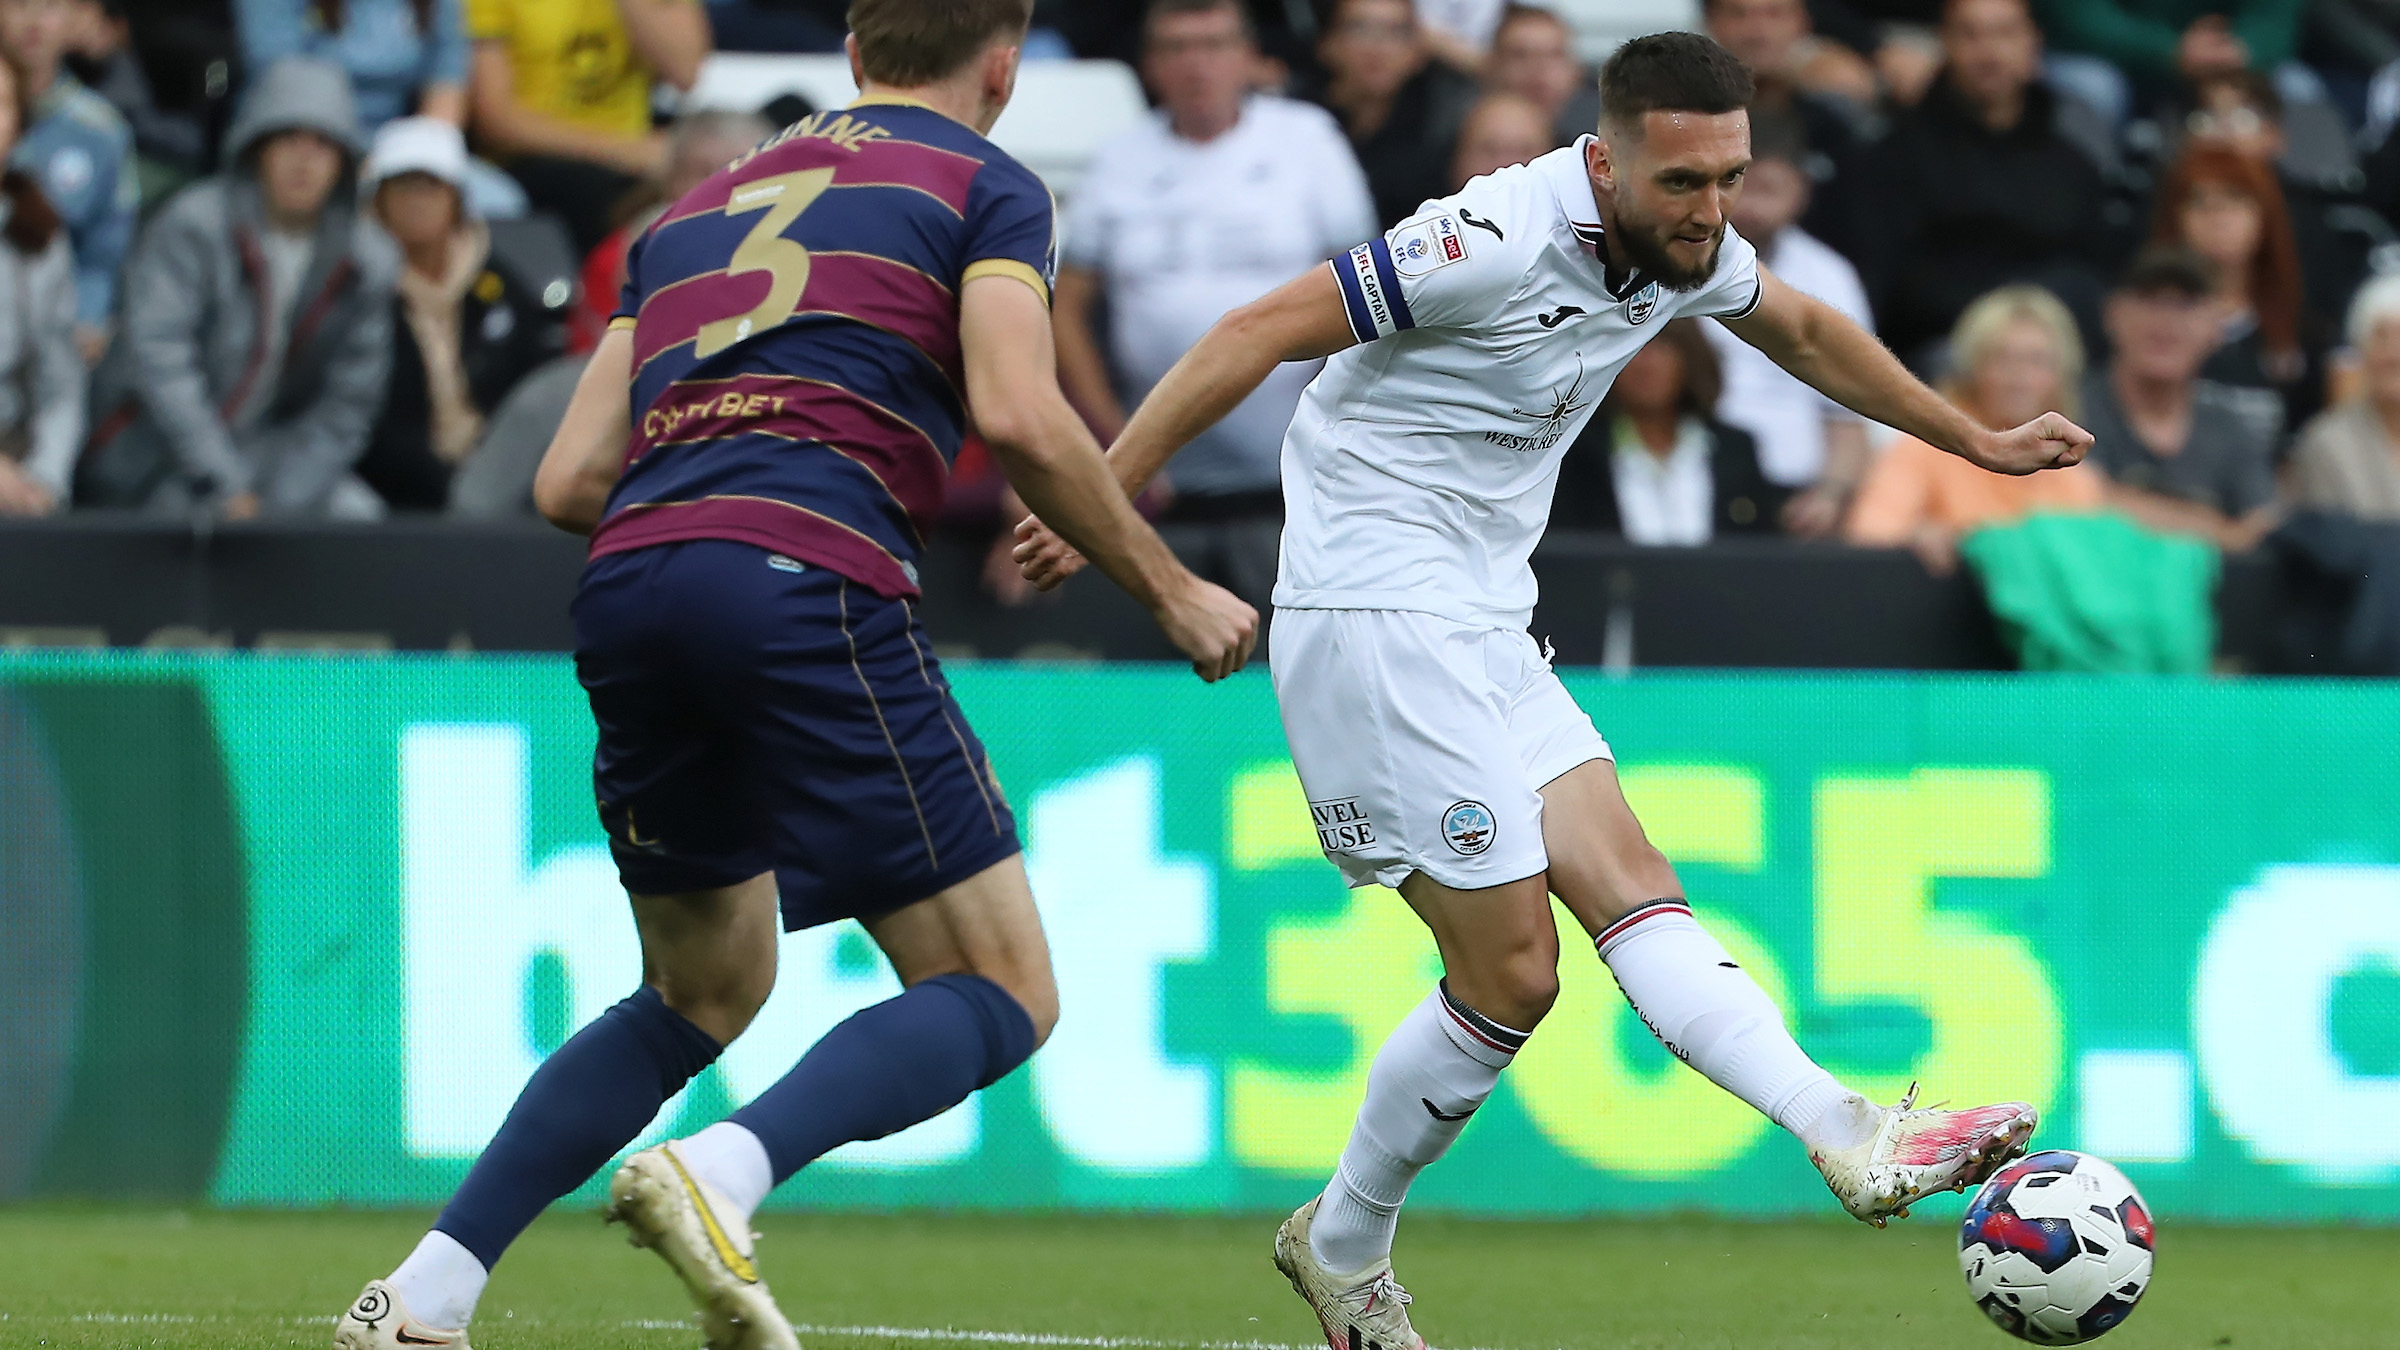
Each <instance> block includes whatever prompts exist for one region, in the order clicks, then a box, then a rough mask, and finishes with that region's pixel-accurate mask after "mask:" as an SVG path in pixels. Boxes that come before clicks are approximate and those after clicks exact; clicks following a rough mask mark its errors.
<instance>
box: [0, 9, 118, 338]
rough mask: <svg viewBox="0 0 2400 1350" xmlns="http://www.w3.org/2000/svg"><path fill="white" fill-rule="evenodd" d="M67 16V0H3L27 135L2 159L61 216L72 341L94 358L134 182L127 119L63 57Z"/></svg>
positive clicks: (0, 25)
mask: <svg viewBox="0 0 2400 1350" xmlns="http://www.w3.org/2000/svg"><path fill="white" fill-rule="evenodd" d="M74 23H75V14H74V11H73V10H71V9H70V8H69V7H68V6H67V3H66V0H0V49H5V50H6V51H7V53H8V55H9V57H10V58H11V59H12V60H14V61H15V62H16V63H17V69H18V71H19V73H20V75H21V80H22V85H23V89H22V91H21V98H22V100H23V103H24V105H25V119H24V120H25V126H24V134H23V135H21V136H19V137H18V139H17V147H16V149H15V151H14V152H12V154H11V156H10V159H9V163H10V164H12V165H14V166H15V167H17V168H20V169H23V170H25V171H26V172H28V173H30V174H32V175H33V177H34V180H35V181H36V182H38V183H39V184H40V185H41V188H42V195H43V196H44V197H46V198H48V199H49V201H50V204H51V206H53V207H54V208H56V209H57V211H58V214H59V218H60V219H62V220H64V221H65V222H66V223H67V240H68V243H69V246H70V247H72V248H73V249H74V252H75V340H76V342H77V344H78V345H79V346H80V347H81V348H82V351H83V354H84V359H85V360H86V361H97V360H98V359H99V358H100V354H101V353H102V352H103V351H105V350H106V349H107V347H108V333H109V321H110V316H111V314H112V313H113V312H114V309H115V306H116V296H117V270H118V268H120V267H121V266H123V265H124V262H125V250H126V248H127V247H128V246H129V245H130V244H131V243H132V242H133V229H134V217H135V214H136V213H137V212H138V211H139V209H140V207H141V184H140V182H139V181H138V180H137V179H136V177H135V174H134V168H133V132H132V130H131V129H130V128H128V127H127V126H126V125H125V119H124V118H123V117H120V116H118V115H117V110H116V109H115V108H112V107H110V106H109V104H108V100H106V99H104V98H102V97H100V96H99V95H98V94H95V93H93V92H92V91H91V90H89V89H86V88H85V87H84V86H83V83H82V82H81V81H79V80H77V79H76V78H75V77H74V76H73V75H71V74H69V73H67V71H66V70H65V69H63V68H62V66H61V62H62V60H63V59H64V57H65V56H66V50H67V43H68V40H69V38H70V37H71V35H72V33H73V29H74Z"/></svg>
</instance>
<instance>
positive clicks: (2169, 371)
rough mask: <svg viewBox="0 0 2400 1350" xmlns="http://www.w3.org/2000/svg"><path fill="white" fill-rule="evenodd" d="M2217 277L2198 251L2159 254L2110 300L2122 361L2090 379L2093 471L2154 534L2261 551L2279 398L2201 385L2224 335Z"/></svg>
mask: <svg viewBox="0 0 2400 1350" xmlns="http://www.w3.org/2000/svg"><path fill="white" fill-rule="evenodd" d="M2216 294H2217V284H2216V276H2215V274H2214V273H2213V271H2212V270H2211V269H2210V267H2209V263H2208V260H2207V259H2205V258H2203V257H2201V256H2199V255H2198V254H2196V253H2193V252H2191V251H2189V250H2187V249H2175V248H2153V249H2149V250H2146V251H2145V252H2144V253H2143V254H2142V256H2141V257H2139V258H2136V259H2135V260H2134V263H2133V266H2132V268H2131V269H2129V270H2128V271H2127V272H2126V274H2125V279H2124V280H2123V281H2122V282H2121V283H2119V284H2118V286H2117V288H2116V290H2114V291H2113V292H2111V293H2110V295H2109V297H2108V308H2107V311H2106V322H2107V327H2108V337H2109V342H2110V345H2111V347H2112V348H2113V351H2114V355H2113V357H2112V359H2111V360H2110V362H2109V364H2108V368H2107V369H2106V370H2103V371H2100V372H2098V373H2096V374H2094V375H2092V376H2090V377H2088V378H2087V379H2086V380H2085V381H2084V387H2083V414H2084V416H2083V425H2084V427H2085V429H2086V430H2088V431H2090V432H2091V433H2092V435H2093V437H2094V438H2095V439H2094V442H2093V445H2092V451H2091V458H2090V463H2092V464H2094V465H2096V466H2098V467H2099V468H2100V470H2101V471H2102V472H2103V473H2105V474H2107V475H2108V478H2109V482H2110V489H2109V500H2110V501H2111V503H2112V504H2114V505H2117V506H2119V507H2121V508H2123V509H2124V510H2125V511H2126V512H2127V513H2129V514H2131V515H2132V516H2134V517H2135V518H2136V519H2138V520H2140V521H2141V522H2142V523H2144V524H2146V525H2149V526H2150V527H2151V528H2153V529H2160V530H2170V531H2175V532H2178V533H2184V534H2195V535H2199V536H2201V537H2202V538H2205V539H2209V540H2211V541H2213V542H2215V543H2216V544H2217V545H2218V546H2219V547H2222V548H2225V549H2229V550H2234V551H2241V550H2246V549H2248V548H2250V547H2252V546H2253V545H2255V544H2256V543H2257V542H2258V541H2259V539H2260V538H2262V537H2264V535H2265V533H2266V531H2267V530H2268V529H2269V528H2270V527H2271V526H2272V525H2273V523H2274V519H2275V476H2274V468H2273V463H2274V455H2275V441H2276V437H2277V435H2278V434H2279V433H2280V431H2281V430H2282V425H2283V409H2282V405H2281V404H2280V403H2279V402H2278V401H2277V400H2276V398H2275V396H2274V395H2272V394H2268V393H2265V392H2263V391H2260V390H2255V389H2237V388H2235V387H2233V386H2231V385H2224V384H2218V383H2216V382H2215V381H2213V380H2204V379H2202V378H2200V368H2201V366H2202V365H2203V364H2204V363H2205V362H2206V361H2207V360H2208V357H2209V354H2210V353H2211V352H2214V351H2215V350H2216V349H2217V345H2218V341H2219V338H2220V336H2221V334H2222V327H2221V323H2220V319H2219V316H2218V312H2217V309H2216V305H2215V300H2216Z"/></svg>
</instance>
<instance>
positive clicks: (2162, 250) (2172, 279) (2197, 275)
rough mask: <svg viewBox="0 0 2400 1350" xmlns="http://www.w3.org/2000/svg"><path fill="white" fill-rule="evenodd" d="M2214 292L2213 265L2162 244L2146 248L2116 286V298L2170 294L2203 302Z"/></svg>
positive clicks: (2189, 252) (2183, 249) (2215, 280)
mask: <svg viewBox="0 0 2400 1350" xmlns="http://www.w3.org/2000/svg"><path fill="white" fill-rule="evenodd" d="M2216 291H2217V266H2216V264H2215V263H2212V262H2210V261H2209V260H2208V259H2206V258H2204V257H2202V256H2200V255H2199V254H2197V253H2194V252H2193V251H2192V250H2190V249H2188V248H2178V247H2174V246H2172V245H2165V246H2160V247H2154V248H2146V249H2143V250H2142V251H2141V253H2140V254H2139V255H2137V256H2136V257H2135V258H2134V260H2133V265H2132V266H2131V267H2128V268H2126V269H2125V277H2124V279H2123V280H2122V281H2119V282H2118V283H2117V294H2119V295H2139V296H2156V295H2173V296H2178V297H2180V298H2182V299H2185V300H2205V299H2207V298H2208V297H2209V296H2211V295H2214V294H2216Z"/></svg>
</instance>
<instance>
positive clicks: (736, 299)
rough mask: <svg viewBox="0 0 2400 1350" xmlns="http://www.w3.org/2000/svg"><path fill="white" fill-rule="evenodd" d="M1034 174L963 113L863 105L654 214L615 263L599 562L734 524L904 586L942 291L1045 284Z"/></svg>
mask: <svg viewBox="0 0 2400 1350" xmlns="http://www.w3.org/2000/svg"><path fill="white" fill-rule="evenodd" d="M1053 218H1054V208H1053V206H1052V203H1051V200H1050V193H1049V190H1048V189H1046V188H1045V187H1043V186H1042V182H1041V180H1040V179H1038V178H1036V177H1035V176H1034V175H1033V173H1032V172H1031V171H1030V170H1028V169H1026V168H1025V167H1024V166H1023V165H1021V164H1018V163H1017V162H1016V161H1015V160H1013V159H1010V158H1009V157H1008V156H1007V155H1006V154H1005V153H1003V152H1002V151H1001V150H999V149H998V148H997V147H995V146H994V145H993V144H992V143H991V142H989V141H987V140H985V139H984V138H983V137H981V136H978V135H976V134H975V132H974V131H973V130H972V129H970V128H968V127H967V126H965V125H963V124H961V123H959V122H954V121H952V120H951V119H949V118H948V117H945V116H943V115H942V114H940V113H938V112H935V111H933V110H932V109H930V108H927V107H924V106H922V105H918V104H913V103H906V102H899V101H881V100H878V101H875V102H867V101H865V100H861V102H860V103H859V104H857V105H853V106H852V107H850V108H849V109H847V110H845V111H842V112H828V113H818V114H817V115H815V116H813V117H807V118H803V119H802V120H800V121H798V122H795V123H793V124H792V125H791V126H789V127H786V128H784V129H783V130H782V131H780V132H778V133H776V134H775V135H774V136H772V137H770V138H769V139H768V140H767V141H766V142H764V143H763V144H761V145H760V146H759V147H758V148H757V149H756V150H753V151H751V152H750V153H749V154H746V155H744V156H742V157H741V158H740V159H737V160H735V161H734V162H733V163H732V164H730V165H728V166H726V167H725V168H724V169H722V170H719V171H718V172H717V173H716V174H714V175H713V176H711V177H710V178H709V179H708V180H707V181H705V182H703V183H701V184H700V186H698V187H696V188H694V189H692V191H691V192H690V193H689V194H687V195H686V196H685V197H684V198H683V199H682V200H680V201H678V202H676V203H675V204H674V205H673V206H671V207H669V208H667V211H666V214H665V215H663V216H661V217H660V218H659V221H658V223H657V224H656V225H653V226H651V227H650V229H649V230H648V231H647V232H646V233H644V234H643V235H642V237H641V238H640V239H638V240H636V241H635V243H634V245H633V248H632V249H631V251H630V252H629V253H628V255H627V257H626V267H625V271H626V282H625V295H624V299H623V300H622V302H621V303H620V304H619V305H618V308H617V315H616V318H615V319H614V321H613V326H617V327H623V326H627V325H630V326H631V327H632V329H633V348H634V352H633V360H634V376H633V401H632V402H633V440H632V443H631V444H630V445H629V446H628V447H627V449H626V459H625V472H624V475H623V477H622V478H621V479H619V481H618V483H617V486H616V490H615V491H614V492H612V493H611V494H610V496H609V501H608V510H607V512H606V514H605V515H604V516H603V517H602V519H601V522H600V527H599V528H598V529H597V530H595V531H594V532H593V534H592V556H594V557H599V556H601V555H604V554H609V553H621V552H624V551H625V550H627V549H635V548H643V547H646V546H648V545H652V544H663V543H668V542H671V541H674V540H679V539H733V540H739V541H742V542H745V543H751V544H756V545H758V546H760V547H762V548H767V549H772V550H774V551H775V552H778V553H783V554H787V555H789V556H791V557H794V558H798V559H801V560H803V561H805V562H810V563H814V564H817V565H819V566H822V567H828V568H831V569H833V570H834V571H836V572H839V573H841V574H842V575H843V576H846V577H849V578H850V579H851V580H853V581H857V582H859V583H861V584H863V585H866V586H869V587H872V588H873V589H874V590H876V591H877V592H879V593H880V594H883V595H886V596H894V597H897V596H912V595H915V594H916V593H917V584H916V565H915V560H916V557H917V553H918V549H919V547H920V545H921V543H922V540H923V535H924V532H925V531H926V530H927V529H928V528H929V527H930V525H931V523H932V520H933V517H934V514H935V513H936V512H937V511H938V510H939V509H940V507H941V504H942V497H943V494H944V492H945V490H946V488H947V487H948V484H949V478H950V464H951V461H952V460H953V459H955V458H956V457H957V454H958V446H959V439H960V437H961V436H962V435H963V434H964V432H965V430H966V416H967V414H966V393H965V387H966V386H965V376H964V374H963V371H962V369H961V362H960V352H959V336H958V295H959V288H960V287H961V286H962V285H964V284H965V283H966V281H967V280H968V279H970V278H973V277H977V276H983V275H987V274H999V275H1003V276H1011V277H1016V278H1019V279H1021V280H1023V281H1024V282H1025V283H1026V284H1027V285H1030V286H1032V287H1033V288H1034V289H1035V290H1036V291H1038V292H1040V293H1041V295H1042V296H1043V298H1044V299H1045V300H1047V299H1048V297H1049V294H1050V283H1051V280H1052V278H1053V273H1054V270H1055V268H1056V239H1055V227H1054V221H1053Z"/></svg>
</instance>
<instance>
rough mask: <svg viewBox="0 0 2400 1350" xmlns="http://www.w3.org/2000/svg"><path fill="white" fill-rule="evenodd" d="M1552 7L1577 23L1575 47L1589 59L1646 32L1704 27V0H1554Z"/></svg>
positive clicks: (1569, 21) (1570, 20)
mask: <svg viewBox="0 0 2400 1350" xmlns="http://www.w3.org/2000/svg"><path fill="white" fill-rule="evenodd" d="M1551 8H1553V9H1555V10H1557V11H1558V12H1559V14H1560V15H1561V16H1563V17H1564V18H1565V19H1566V21H1567V22H1568V23H1570V24H1572V25H1574V28H1575V49H1576V51H1577V52H1578V53H1579V54H1580V55H1581V56H1582V57H1583V59H1584V60H1586V61H1599V60H1601V59H1602V58H1604V57H1606V56H1607V55H1608V54H1609V53H1610V52H1613V51H1615V50H1616V49H1617V48H1618V47H1619V46H1621V45H1623V44H1624V43H1625V42H1626V41H1627V40H1628V39H1630V38H1637V37H1640V36H1642V35H1643V34H1644V33H1660V32H1665V31H1666V30H1667V29H1670V28H1690V29H1697V28H1698V27H1699V26H1700V0H1552V3H1551Z"/></svg>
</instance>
